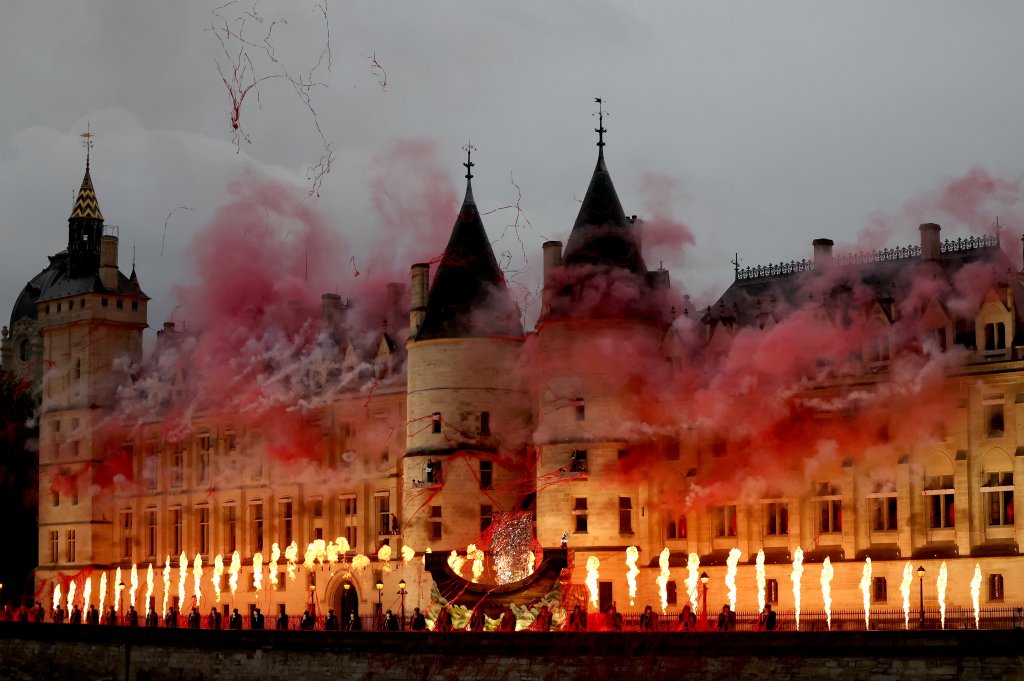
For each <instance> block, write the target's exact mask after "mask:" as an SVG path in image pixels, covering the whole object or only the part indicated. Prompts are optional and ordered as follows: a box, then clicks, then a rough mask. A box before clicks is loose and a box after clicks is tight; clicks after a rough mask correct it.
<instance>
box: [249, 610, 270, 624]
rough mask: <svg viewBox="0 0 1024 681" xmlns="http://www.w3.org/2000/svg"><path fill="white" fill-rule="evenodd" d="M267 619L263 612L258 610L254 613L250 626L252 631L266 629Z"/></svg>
mask: <svg viewBox="0 0 1024 681" xmlns="http://www.w3.org/2000/svg"><path fill="white" fill-rule="evenodd" d="M266 627H267V618H266V617H264V616H263V611H262V610H260V609H259V608H256V609H255V610H254V611H253V613H252V622H251V623H250V624H249V628H250V629H266Z"/></svg>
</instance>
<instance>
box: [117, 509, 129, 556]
mask: <svg viewBox="0 0 1024 681" xmlns="http://www.w3.org/2000/svg"><path fill="white" fill-rule="evenodd" d="M119 516H120V517H119V518H118V523H117V524H118V527H120V528H121V558H123V559H124V560H131V558H132V512H131V511H121V512H120V514H119Z"/></svg>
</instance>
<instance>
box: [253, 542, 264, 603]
mask: <svg viewBox="0 0 1024 681" xmlns="http://www.w3.org/2000/svg"><path fill="white" fill-rule="evenodd" d="M252 588H253V591H255V592H256V598H259V593H260V591H262V590H263V554H262V553H259V552H256V553H254V554H252Z"/></svg>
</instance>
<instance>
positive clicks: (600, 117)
mask: <svg viewBox="0 0 1024 681" xmlns="http://www.w3.org/2000/svg"><path fill="white" fill-rule="evenodd" d="M594 101H595V102H597V127H596V128H594V132H596V133H597V148H598V149H601V147H603V146H604V134H605V133H606V132H608V131H607V130H606V129H605V127H604V100H602V99H601V98H600V97H594ZM602 151H603V150H602Z"/></svg>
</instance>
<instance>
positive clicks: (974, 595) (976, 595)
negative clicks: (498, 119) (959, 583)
mask: <svg viewBox="0 0 1024 681" xmlns="http://www.w3.org/2000/svg"><path fill="white" fill-rule="evenodd" d="M980 602H981V564H980V563H975V564H974V577H972V578H971V605H973V606H974V628H975V629H981V616H980V615H981V613H980V610H981V606H980Z"/></svg>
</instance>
